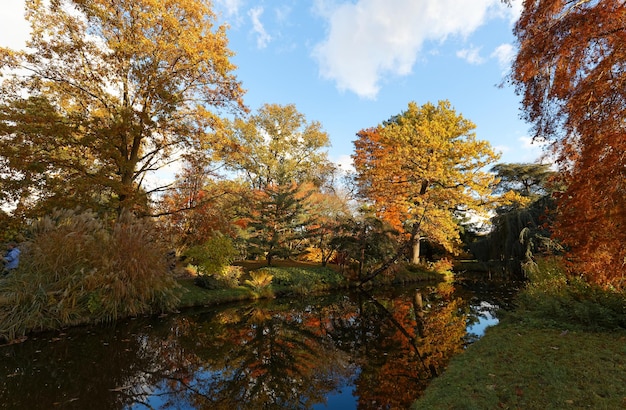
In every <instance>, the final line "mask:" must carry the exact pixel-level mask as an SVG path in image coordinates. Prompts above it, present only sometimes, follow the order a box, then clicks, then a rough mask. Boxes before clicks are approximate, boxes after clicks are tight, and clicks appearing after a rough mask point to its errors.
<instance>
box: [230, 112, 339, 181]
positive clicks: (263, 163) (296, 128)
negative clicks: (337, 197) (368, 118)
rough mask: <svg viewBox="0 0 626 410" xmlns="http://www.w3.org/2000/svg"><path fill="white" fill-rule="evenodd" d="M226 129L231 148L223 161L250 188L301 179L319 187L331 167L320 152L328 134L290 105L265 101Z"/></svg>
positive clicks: (324, 154)
mask: <svg viewBox="0 0 626 410" xmlns="http://www.w3.org/2000/svg"><path fill="white" fill-rule="evenodd" d="M230 129H231V131H232V137H231V138H232V139H231V147H232V148H233V149H231V150H230V151H229V152H228V153H227V155H226V163H227V165H228V166H229V167H230V168H232V169H233V170H236V171H239V172H241V173H242V174H243V176H244V178H245V179H246V181H248V182H249V183H250V185H251V186H252V187H253V188H254V189H265V188H266V187H269V186H272V185H284V184H292V183H297V184H300V183H303V182H314V183H315V184H316V185H317V186H320V185H322V184H323V183H324V182H325V181H326V179H327V178H328V176H329V174H330V173H331V172H332V170H333V168H332V166H331V163H330V161H329V160H328V157H327V153H326V151H324V149H325V148H327V147H328V146H329V145H330V140H329V138H328V134H327V133H326V132H325V131H324V130H323V129H322V125H321V124H320V123H319V122H317V121H311V122H308V121H307V120H306V117H305V116H304V114H302V113H300V112H298V110H297V109H296V106H295V105H294V104H288V105H279V104H265V105H263V106H262V107H261V108H259V110H258V111H257V112H256V114H254V115H251V116H249V117H248V118H245V119H243V118H237V119H235V120H234V121H233V122H232V123H231V127H230Z"/></svg>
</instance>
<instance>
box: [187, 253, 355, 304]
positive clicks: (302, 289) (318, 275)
mask: <svg viewBox="0 0 626 410" xmlns="http://www.w3.org/2000/svg"><path fill="white" fill-rule="evenodd" d="M281 262H283V263H280V264H279V265H278V266H272V267H267V266H265V265H264V264H263V263H262V262H246V263H241V264H240V266H243V267H244V269H246V270H248V271H252V272H254V271H257V272H267V273H269V274H270V275H271V276H272V277H273V279H272V282H271V285H269V291H258V290H256V291H255V290H254V289H253V287H252V286H243V285H242V286H237V287H234V288H228V289H213V290H209V289H204V288H201V287H199V286H196V285H195V284H194V279H193V277H191V278H180V279H178V282H179V283H180V284H181V285H182V288H183V292H182V295H181V297H180V299H181V300H180V304H179V307H181V308H184V307H191V306H203V305H217V304H220V303H227V302H234V301H240V300H252V299H257V298H260V297H272V296H273V295H277V296H280V295H286V294H291V295H293V294H296V295H302V294H310V293H314V292H321V291H326V290H330V289H337V288H339V287H341V286H344V285H345V282H344V279H343V276H342V275H341V274H339V273H338V272H337V271H335V270H333V269H331V268H327V267H321V266H319V265H314V264H307V263H300V262H294V261H281ZM244 283H245V282H244Z"/></svg>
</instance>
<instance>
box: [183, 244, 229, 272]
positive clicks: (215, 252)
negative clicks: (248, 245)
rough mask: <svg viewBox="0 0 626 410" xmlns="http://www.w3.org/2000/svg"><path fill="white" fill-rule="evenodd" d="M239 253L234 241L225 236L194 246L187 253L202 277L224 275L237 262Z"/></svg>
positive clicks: (190, 261)
mask: <svg viewBox="0 0 626 410" xmlns="http://www.w3.org/2000/svg"><path fill="white" fill-rule="evenodd" d="M237 254H238V252H237V249H235V247H234V245H233V242H232V240H231V239H230V238H229V237H227V236H223V235H216V236H213V237H211V238H209V240H207V241H206V242H205V243H204V244H202V245H197V246H194V247H192V248H190V249H188V250H187V251H186V252H185V256H186V257H187V259H188V260H189V263H191V264H192V265H195V266H196V267H197V270H198V273H199V274H200V275H214V274H224V273H226V274H227V273H228V272H224V270H226V269H227V268H228V267H229V266H230V264H231V263H233V261H234V260H235V257H236V256H237Z"/></svg>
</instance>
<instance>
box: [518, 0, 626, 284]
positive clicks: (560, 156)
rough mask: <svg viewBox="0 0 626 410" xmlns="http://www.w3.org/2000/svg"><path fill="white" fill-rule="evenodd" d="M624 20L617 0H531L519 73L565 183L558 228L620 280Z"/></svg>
mask: <svg viewBox="0 0 626 410" xmlns="http://www.w3.org/2000/svg"><path fill="white" fill-rule="evenodd" d="M625 20H626V5H625V4H624V2H623V1H618V0H594V1H565V0H559V1H548V0H538V1H533V2H524V10H523V12H522V15H521V17H520V19H519V21H518V22H517V24H516V26H515V29H514V33H515V35H516V37H517V40H518V43H519V52H518V54H517V57H516V59H515V62H514V65H513V71H512V74H511V80H512V82H513V84H514V85H515V86H516V89H517V92H518V93H519V94H520V95H521V96H522V98H523V100H522V104H523V108H524V116H525V118H526V120H528V121H529V122H530V123H531V124H533V133H534V134H533V136H534V138H535V139H547V140H549V141H551V142H552V148H553V150H554V152H555V154H556V157H557V164H558V165H559V167H560V174H561V176H562V182H563V183H564V184H565V186H566V189H564V190H563V191H562V192H561V193H559V194H558V195H557V199H558V209H557V216H556V222H555V224H554V233H555V235H556V236H557V237H558V238H560V239H561V240H562V241H563V243H564V244H565V245H566V246H567V247H568V249H569V255H568V258H567V259H568V261H569V262H570V267H571V269H572V271H573V272H575V273H583V274H585V275H586V276H587V278H589V279H590V280H591V281H593V282H596V283H599V284H603V285H609V284H610V285H613V286H617V287H622V286H623V285H624V282H623V278H624V274H625V273H626V264H624V261H625V260H626V229H624V226H626V195H625V194H626V188H625V185H624V181H625V180H626V156H624V152H625V151H626V125H625V123H624V118H625V117H626V70H625V69H624V67H625V66H626V65H625V63H626V49H625V48H624V46H623V45H624V44H626V24H624V21H625Z"/></svg>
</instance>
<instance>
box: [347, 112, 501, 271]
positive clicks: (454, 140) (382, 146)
mask: <svg viewBox="0 0 626 410" xmlns="http://www.w3.org/2000/svg"><path fill="white" fill-rule="evenodd" d="M474 128H475V125H474V124H473V123H472V122H471V121H469V120H467V119H465V118H463V116H462V115H460V114H457V113H456V112H455V111H454V109H452V107H451V105H450V103H449V102H448V101H440V102H439V103H438V104H437V105H434V104H431V103H427V104H424V105H423V106H421V107H419V106H418V105H417V104H415V103H414V102H412V103H410V104H409V106H408V109H407V111H405V112H403V113H401V114H400V115H397V116H395V117H392V118H391V119H390V120H389V121H386V122H385V123H383V124H381V125H379V126H377V127H376V128H370V129H367V130H362V131H360V132H359V133H358V134H357V136H358V139H357V140H356V141H355V143H354V144H355V154H354V155H353V159H354V164H355V168H356V172H357V181H358V185H359V189H360V192H361V194H362V195H363V196H364V197H365V198H367V199H369V200H371V201H372V202H373V203H374V206H375V208H376V210H377V213H378V215H379V216H381V217H382V218H383V219H385V220H387V221H389V222H390V223H391V224H392V225H393V226H394V227H396V228H397V229H399V230H401V231H403V232H405V233H406V234H408V235H409V236H410V239H411V241H412V242H413V245H414V246H413V256H412V260H413V261H414V262H417V261H418V259H419V242H420V240H421V239H422V238H427V239H428V240H429V241H432V242H434V243H437V244H441V245H443V246H444V247H445V248H446V249H447V250H449V251H453V250H454V249H455V246H456V245H457V244H458V243H459V226H458V223H457V220H458V219H459V217H460V215H461V213H463V212H467V211H476V212H480V211H481V209H482V208H484V203H485V201H484V199H485V196H486V195H488V194H489V193H490V192H491V189H490V187H491V184H492V183H493V175H492V174H490V173H489V172H488V171H487V170H486V169H484V168H485V167H486V166H488V165H490V164H492V163H493V162H494V161H495V160H496V159H497V158H498V156H497V155H496V154H495V153H494V152H493V150H492V149H491V146H490V145H489V143H488V142H486V141H480V140H478V139H476V136H475V134H474V132H473V130H474Z"/></svg>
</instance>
